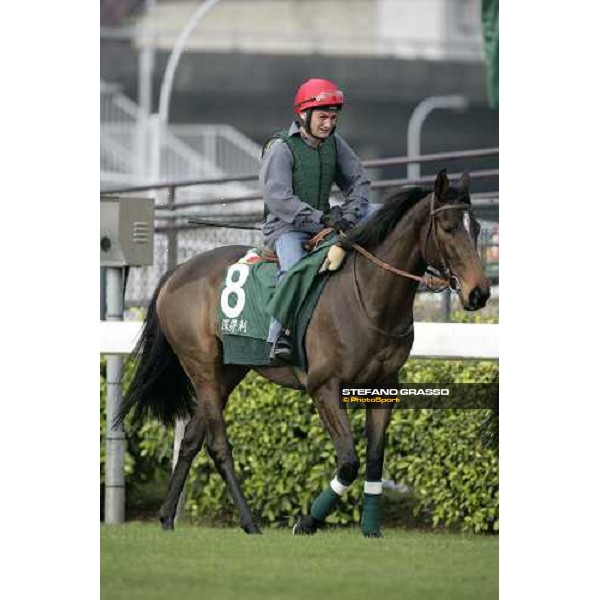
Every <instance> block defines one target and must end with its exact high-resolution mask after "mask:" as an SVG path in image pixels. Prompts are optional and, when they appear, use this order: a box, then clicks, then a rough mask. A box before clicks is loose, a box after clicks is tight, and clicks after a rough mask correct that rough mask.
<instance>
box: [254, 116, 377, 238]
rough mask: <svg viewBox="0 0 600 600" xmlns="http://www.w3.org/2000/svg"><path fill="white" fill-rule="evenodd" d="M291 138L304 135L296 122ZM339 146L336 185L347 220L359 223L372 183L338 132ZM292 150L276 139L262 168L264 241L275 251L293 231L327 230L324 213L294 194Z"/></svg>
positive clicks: (364, 211)
mask: <svg viewBox="0 0 600 600" xmlns="http://www.w3.org/2000/svg"><path fill="white" fill-rule="evenodd" d="M288 133H289V134H290V135H300V129H299V127H298V125H297V124H296V123H295V122H294V123H292V126H291V127H290V128H289V131H288ZM334 137H335V141H336V147H337V165H336V177H335V183H336V184H337V186H338V187H339V188H340V190H341V191H342V194H343V196H344V202H343V204H342V205H341V208H342V212H343V215H344V218H345V219H347V220H348V221H350V223H352V224H355V223H356V222H357V221H358V220H359V219H360V218H361V217H363V216H364V215H365V214H366V212H367V206H368V204H369V196H370V192H371V182H370V180H369V179H368V177H367V174H366V172H365V169H364V167H363V166H362V164H361V162H360V160H359V159H358V156H356V154H355V153H354V151H353V150H352V148H350V146H349V145H348V143H347V142H346V141H345V140H344V138H342V137H341V136H340V135H338V134H337V133H334ZM293 164H294V157H293V155H292V151H291V150H290V149H289V147H288V145H287V144H286V143H285V142H284V141H283V140H275V141H274V142H272V143H271V145H270V146H269V147H268V149H267V150H266V151H265V154H264V157H263V160H262V165H261V169H260V176H259V182H260V186H261V191H262V193H263V197H264V199H265V204H266V205H267V207H268V209H269V215H268V216H267V220H266V221H265V222H264V223H263V242H264V244H265V246H267V247H269V248H274V246H275V241H276V240H277V238H278V237H279V236H280V235H281V234H282V233H286V232H289V231H305V232H307V233H311V234H314V233H317V232H319V231H320V230H321V229H322V228H323V224H322V223H321V217H322V216H323V213H322V211H320V210H316V209H315V208H312V206H309V205H308V204H306V203H305V202H302V200H300V198H299V197H298V196H296V195H294V192H293V189H292V167H293Z"/></svg>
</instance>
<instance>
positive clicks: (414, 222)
mask: <svg viewBox="0 0 600 600" xmlns="http://www.w3.org/2000/svg"><path fill="white" fill-rule="evenodd" d="M428 216H429V212H428V207H427V203H426V202H421V203H419V204H418V205H417V206H415V207H414V209H413V210H412V211H410V213H409V214H408V215H406V216H405V217H404V218H403V219H401V220H400V222H399V223H398V224H397V225H396V227H395V228H394V230H393V231H392V232H391V233H390V234H389V235H388V236H387V237H386V239H385V240H384V241H383V242H382V243H381V244H379V246H378V247H377V248H375V249H374V250H373V254H374V255H375V256H377V258H379V259H381V260H382V261H384V262H386V263H388V264H389V265H390V266H392V267H396V268H398V269H402V270H403V271H407V272H408V273H411V274H413V275H417V276H421V275H423V272H424V270H425V267H426V265H425V263H424V262H423V260H422V258H421V253H420V237H421V233H422V230H423V227H424V226H425V224H426V219H428ZM357 258H358V257H357ZM357 280H358V284H359V289H360V293H361V296H362V298H363V299H364V305H365V308H366V310H367V313H368V315H369V317H371V319H372V320H373V321H375V322H376V324H377V326H378V327H379V328H381V329H383V330H386V331H394V330H398V329H402V326H403V325H406V327H408V325H409V324H410V323H411V322H412V319H413V316H412V315H413V303H414V300H415V295H416V293H417V288H418V282H416V281H414V280H413V279H409V278H407V277H404V276H401V275H396V274H393V273H391V272H389V271H386V270H384V269H382V268H381V267H378V266H377V265H375V264H373V263H372V262H370V261H368V260H367V259H365V258H363V257H361V258H360V259H358V264H357Z"/></svg>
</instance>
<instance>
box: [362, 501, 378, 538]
mask: <svg viewBox="0 0 600 600" xmlns="http://www.w3.org/2000/svg"><path fill="white" fill-rule="evenodd" d="M381 499H382V495H381V494H364V506H363V512H362V518H361V520H360V526H361V528H362V532H363V533H364V534H365V535H368V534H370V533H376V532H378V531H379V526H380V524H381Z"/></svg>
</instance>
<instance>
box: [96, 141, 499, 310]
mask: <svg viewBox="0 0 600 600" xmlns="http://www.w3.org/2000/svg"><path fill="white" fill-rule="evenodd" d="M497 155H498V148H488V149H479V150H469V151H461V152H446V153H438V154H429V155H422V156H418V157H392V158H385V159H378V160H370V161H365V162H364V163H363V164H364V166H365V167H367V168H384V167H394V166H399V165H406V164H409V163H415V162H418V163H432V162H441V163H444V164H445V163H447V162H451V161H453V160H465V159H469V160H471V159H472V160H475V159H478V158H483V157H490V156H497ZM498 174H499V171H498V169H480V170H477V169H475V170H472V171H471V172H470V175H471V179H472V180H474V181H477V180H483V179H495V178H497V177H498ZM449 176H450V177H451V178H452V177H458V176H459V174H458V173H450V174H449ZM257 180H258V176H257V175H256V174H249V175H240V176H236V177H221V178H211V179H203V180H185V181H167V182H161V183H158V184H153V185H143V186H135V187H127V188H114V189H112V190H109V191H106V192H104V194H110V195H117V196H126V195H128V194H137V195H139V194H141V193H147V192H154V193H155V197H156V217H155V238H154V239H155V251H154V265H153V266H151V267H141V268H136V269H132V270H131V273H130V276H129V278H128V282H127V288H126V295H125V304H126V306H127V307H132V306H146V305H147V304H148V302H149V300H150V298H151V296H152V293H153V291H154V289H155V287H156V285H157V284H158V280H159V278H160V276H161V275H162V273H164V271H166V270H167V269H168V268H171V267H173V266H175V265H176V264H179V263H181V262H184V261H186V260H188V259H189V258H190V257H192V256H194V255H195V254H198V253H201V252H204V251H207V250H210V249H212V248H215V247H218V246H223V245H228V244H243V245H248V246H260V245H261V244H262V235H261V233H260V229H259V227H260V221H261V220H262V211H263V202H262V198H261V195H260V194H259V193H258V191H250V192H246V193H243V194H239V195H233V196H232V195H227V194H225V193H224V194H223V196H221V195H220V190H222V189H223V187H225V186H226V187H227V188H228V191H229V192H230V193H231V190H232V188H231V184H232V183H235V182H237V183H238V184H240V183H243V184H244V186H248V185H253V186H256V184H257ZM434 180H435V176H423V177H420V178H418V179H382V180H377V181H373V183H372V188H373V190H375V191H377V190H379V191H381V190H388V189H389V188H394V187H397V186H401V185H418V184H431V183H432V182H433V181H434ZM198 189H202V190H203V193H202V194H198V195H197V197H195V195H194V193H191V190H198ZM245 189H248V187H245ZM209 192H210V193H209ZM234 194H235V192H234ZM182 197H183V199H182ZM471 199H472V203H473V205H474V210H475V212H476V214H477V215H478V217H479V218H480V221H481V224H482V231H481V234H480V240H479V241H480V252H481V255H482V258H483V260H484V262H485V263H486V270H487V273H488V276H489V277H490V278H491V279H492V282H493V283H495V284H498V282H499V228H498V223H497V220H496V219H494V218H493V213H492V218H491V219H490V218H489V214H490V213H489V208H490V207H493V208H494V209H495V211H496V212H497V207H498V200H499V198H498V193H497V192H486V193H481V194H472V196H471ZM332 201H333V202H334V203H335V202H336V201H339V196H336V192H335V190H334V193H333V194H332ZM486 211H488V212H487V213H486ZM191 216H196V217H199V218H204V219H212V220H215V221H219V222H222V223H224V224H244V225H247V226H248V227H254V228H255V229H248V230H243V229H228V228H222V227H218V228H217V227H197V226H194V225H190V224H189V223H188V219H189V218H190V217H191Z"/></svg>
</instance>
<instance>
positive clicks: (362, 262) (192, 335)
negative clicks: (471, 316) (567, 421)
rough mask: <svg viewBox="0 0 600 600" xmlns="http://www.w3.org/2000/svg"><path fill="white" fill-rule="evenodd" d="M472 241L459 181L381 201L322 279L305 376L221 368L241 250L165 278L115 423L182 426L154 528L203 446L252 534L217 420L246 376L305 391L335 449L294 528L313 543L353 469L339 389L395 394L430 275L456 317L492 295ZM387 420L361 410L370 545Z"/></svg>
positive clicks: (282, 370)
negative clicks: (447, 291) (370, 387)
mask: <svg viewBox="0 0 600 600" xmlns="http://www.w3.org/2000/svg"><path fill="white" fill-rule="evenodd" d="M478 233H479V224H478V223H477V221H476V219H475V216H474V214H473V211H472V206H471V200H470V195H469V176H468V174H467V173H465V174H463V176H462V178H461V179H460V180H459V181H458V182H457V183H455V184H451V183H450V181H449V180H448V177H447V175H446V171H445V170H443V171H440V172H439V173H438V175H437V178H436V181H435V184H434V188H433V190H427V189H423V188H421V187H408V188H404V189H401V190H400V191H399V192H397V193H396V194H394V195H393V196H392V197H390V198H389V200H388V201H387V202H386V203H385V204H384V205H383V206H382V208H381V209H380V210H379V211H378V212H376V213H374V214H373V215H372V216H371V218H370V219H369V220H368V221H366V222H365V223H364V224H362V225H360V226H357V227H356V228H355V229H354V230H351V231H350V232H349V234H348V236H347V238H346V239H345V240H344V241H343V244H344V246H345V247H346V248H349V250H350V252H349V254H348V256H347V257H346V260H345V262H344V264H343V266H342V267H341V268H340V270H339V271H337V272H335V273H333V274H331V275H330V276H329V279H328V281H327V283H326V285H325V287H324V290H323V293H322V295H321V297H320V298H319V300H318V303H317V305H316V307H315V310H314V313H313V316H312V318H311V321H310V323H309V326H308V330H307V332H306V337H305V348H306V355H307V364H308V368H307V371H306V372H302V371H300V370H299V369H298V368H295V367H292V366H261V367H249V366H241V365H230V364H227V365H226V364H224V363H223V360H222V343H221V332H220V324H219V317H218V307H219V301H220V293H219V290H220V285H221V282H222V281H223V278H224V277H225V274H226V271H227V268H228V267H229V266H230V265H231V264H233V263H235V262H236V261H237V260H239V259H240V258H241V257H242V256H244V255H245V253H246V252H247V251H248V250H249V248H248V247H246V246H224V247H220V248H216V249H213V250H210V251H208V252H204V253H202V254H200V255H197V256H195V257H193V258H191V259H190V260H188V261H187V262H185V263H183V264H181V265H178V266H177V267H176V268H175V269H174V270H172V271H170V272H167V273H165V274H164V275H163V277H162V278H161V280H160V282H159V284H158V286H157V289H156V290H155V292H154V295H153V298H152V300H151V303H150V306H149V308H148V312H147V316H146V319H145V322H144V326H143V329H142V334H141V337H140V340H139V342H138V345H137V347H136V349H135V350H134V354H133V355H132V360H134V361H135V365H136V370H135V373H134V376H133V379H132V381H131V384H130V386H129V388H128V390H127V392H126V394H125V398H124V402H123V405H122V409H121V411H120V414H119V419H120V420H121V421H122V420H123V419H124V418H125V416H126V415H127V414H128V413H129V412H130V411H133V421H134V423H136V422H141V421H142V420H143V419H144V418H145V417H146V416H149V415H153V416H156V417H158V418H159V419H160V420H161V421H163V422H164V423H165V424H173V423H174V421H175V419H176V418H188V417H189V421H188V422H187V425H186V427H185V433H184V436H183V439H182V441H181V446H180V450H179V456H178V459H177V463H176V466H175V469H174V470H173V473H172V475H171V478H170V481H169V485H168V491H167V496H166V499H165V501H164V503H163V504H162V506H161V508H160V510H159V519H160V522H161V524H162V527H163V528H164V529H166V530H169V529H173V528H174V521H175V513H176V509H177V503H178V500H179V496H180V495H181V492H182V489H183V486H184V483H185V479H186V477H187V474H188V472H189V470H190V467H191V464H192V461H193V459H194V457H195V456H196V455H197V454H198V452H199V451H200V449H201V447H202V444H203V442H204V440H206V444H207V447H208V452H209V455H210V456H211V458H212V460H213V461H214V464H215V467H216V468H217V470H218V472H219V473H220V475H221V477H222V478H223V479H224V481H225V483H226V485H227V487H228V490H229V492H230V494H231V496H232V498H233V500H234V502H235V504H236V507H237V509H238V511H239V516H240V521H241V527H242V528H243V529H244V531H246V532H247V533H260V528H259V525H258V524H257V522H256V520H255V518H254V516H253V515H252V513H251V511H250V509H249V507H248V504H247V502H246V499H245V497H244V494H243V491H242V488H241V486H240V484H239V482H238V479H237V477H236V474H235V471H234V462H233V456H232V452H231V447H230V445H229V443H228V439H227V432H226V428H225V420H224V415H223V412H224V410H225V407H226V405H227V400H228V398H229V395H230V394H231V392H232V391H233V390H234V388H235V387H236V386H237V385H238V384H239V383H240V382H241V381H242V379H243V378H244V377H245V375H246V374H247V373H248V372H249V371H250V370H251V369H253V370H255V371H257V372H258V373H260V374H261V375H263V376H264V377H266V378H267V379H269V380H271V381H273V382H275V383H277V384H279V385H282V386H285V387H290V388H295V389H301V390H305V391H306V392H307V393H308V395H309V396H310V397H311V399H312V401H313V402H314V404H315V406H316V409H317V411H318V413H319V416H320V418H321V420H322V422H323V425H324V426H325V428H326V429H327V431H328V433H329V435H330V437H331V440H332V442H333V445H334V448H335V455H336V464H337V470H336V475H335V478H334V479H333V480H332V482H331V484H330V486H329V487H328V488H327V489H326V490H324V491H323V492H322V493H321V495H320V496H319V497H318V498H317V499H316V500H315V502H314V503H313V506H312V508H311V514H310V515H303V516H301V517H300V519H299V520H298V522H297V523H296V525H295V526H294V532H295V533H308V534H310V533H314V532H315V531H316V530H317V529H318V528H319V527H320V526H321V525H322V524H323V521H324V519H325V517H326V516H327V514H329V513H330V512H331V510H333V508H334V505H335V502H336V500H337V499H339V497H340V495H341V494H342V493H343V492H344V491H345V490H346V489H347V487H348V486H349V485H350V484H351V483H352V482H353V481H354V480H355V479H356V477H357V474H358V470H359V459H358V456H357V452H356V448H355V442H354V440H353V436H352V429H351V426H350V422H349V419H348V415H347V413H346V409H345V408H344V407H342V406H340V403H339V396H338V393H339V389H340V386H341V385H342V384H344V383H345V382H360V383H370V382H375V383H376V385H377V386H386V385H391V386H392V387H394V386H396V385H397V377H398V371H399V369H400V368H401V367H402V365H403V364H404V363H405V362H406V360H407V359H408V356H409V354H410V350H411V347H412V344H413V339H414V334H413V302H414V299H415V295H416V292H417V288H418V286H419V281H421V276H422V275H423V274H424V273H425V271H426V269H427V267H428V266H429V267H431V268H435V269H437V270H438V272H440V273H443V274H444V275H445V277H446V281H447V282H449V284H450V287H452V288H453V289H454V290H455V291H456V292H457V293H458V296H459V298H460V302H461V304H462V306H463V308H464V309H466V310H469V311H471V310H477V309H480V308H482V307H483V306H485V303H486V301H487V299H488V298H489V295H490V286H489V282H488V280H487V279H486V277H485V275H484V272H483V268H482V263H481V260H480V258H479V255H478V253H477V235H478ZM355 248H356V250H361V251H362V253H359V252H357V251H356V250H355ZM364 250H366V252H364ZM373 257H375V258H373ZM393 265H396V266H398V267H401V268H402V269H405V270H406V271H405V272H401V273H400V274H401V275H402V274H404V275H405V276H398V273H395V272H394V270H396V271H399V269H396V268H395V267H394V266H393ZM382 266H383V267H384V268H381V267H382ZM407 272H408V276H406V274H407ZM391 416H392V408H378V409H377V410H367V411H366V435H367V451H366V482H365V496H364V499H365V508H364V509H363V521H362V528H363V533H364V534H365V535H366V536H368V537H380V536H381V533H380V519H381V517H380V508H379V507H380V502H379V501H380V499H381V477H382V471H383V459H384V439H385V433H386V429H387V427H388V424H389V422H390V418H391ZM365 515H366V517H365Z"/></svg>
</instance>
